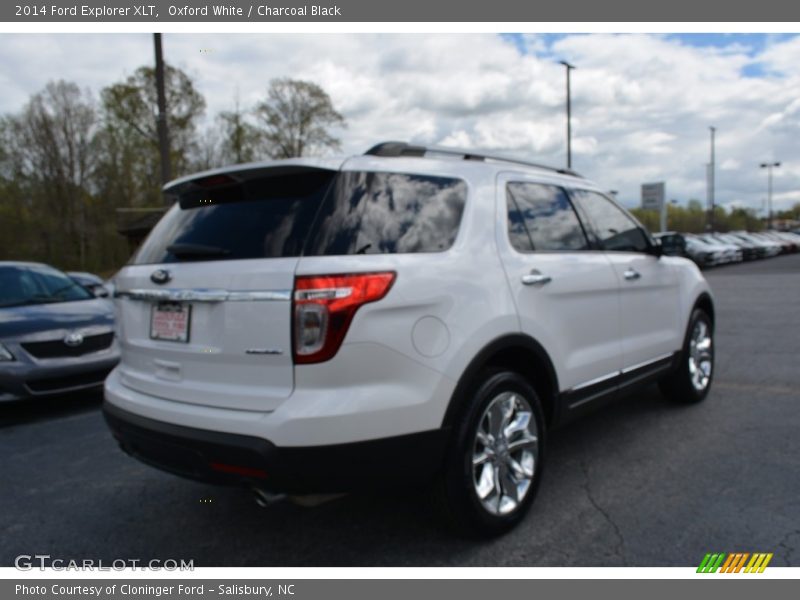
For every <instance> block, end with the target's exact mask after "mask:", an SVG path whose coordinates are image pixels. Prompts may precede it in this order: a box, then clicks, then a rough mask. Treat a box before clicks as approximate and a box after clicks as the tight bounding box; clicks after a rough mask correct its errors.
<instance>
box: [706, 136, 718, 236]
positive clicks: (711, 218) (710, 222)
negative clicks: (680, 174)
mask: <svg viewBox="0 0 800 600" xmlns="http://www.w3.org/2000/svg"><path fill="white" fill-rule="evenodd" d="M708 129H709V130H710V131H711V162H710V163H709V164H708V229H709V231H714V183H715V182H714V167H715V165H714V137H715V134H716V133H717V128H716V127H709V128H708Z"/></svg>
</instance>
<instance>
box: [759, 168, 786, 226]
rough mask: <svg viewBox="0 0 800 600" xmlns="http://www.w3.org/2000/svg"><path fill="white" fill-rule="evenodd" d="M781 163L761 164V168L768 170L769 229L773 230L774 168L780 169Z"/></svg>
mask: <svg viewBox="0 0 800 600" xmlns="http://www.w3.org/2000/svg"><path fill="white" fill-rule="evenodd" d="M780 166H781V163H779V162H771V163H761V168H762V169H766V170H767V229H772V168H773V167H780Z"/></svg>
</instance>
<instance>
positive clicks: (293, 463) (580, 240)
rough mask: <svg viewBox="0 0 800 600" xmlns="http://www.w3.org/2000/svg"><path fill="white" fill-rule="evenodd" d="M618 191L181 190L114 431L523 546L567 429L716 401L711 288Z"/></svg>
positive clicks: (442, 187)
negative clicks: (645, 395) (620, 410)
mask: <svg viewBox="0 0 800 600" xmlns="http://www.w3.org/2000/svg"><path fill="white" fill-rule="evenodd" d="M603 189H607V188H601V187H598V186H596V185H595V184H593V183H591V182H589V181H587V180H586V179H583V178H581V177H580V176H578V175H576V174H574V173H572V172H570V171H567V170H561V169H552V168H547V167H541V166H536V165H533V164H528V163H524V162H518V161H514V160H509V159H500V158H497V157H491V156H485V155H481V154H477V153H473V152H462V151H455V150H442V149H435V150H429V149H426V148H422V147H416V146H410V145H407V144H403V143H396V142H395V143H392V142H390V143H385V144H380V145H378V146H376V147H375V148H373V149H371V150H370V151H369V152H367V153H366V154H365V155H362V156H353V157H350V158H347V159H342V160H333V159H290V160H282V161H276V162H265V163H254V164H247V165H239V166H235V167H230V168H226V169H220V170H215V171H210V172H205V173H200V174H197V175H192V176H190V177H185V178H183V179H179V180H177V181H174V182H172V183H170V184H169V185H167V186H166V188H165V191H166V193H167V194H168V195H169V196H170V197H171V198H173V199H174V201H175V204H174V205H173V206H172V208H170V210H169V211H168V212H167V213H166V215H165V216H164V217H163V219H162V220H161V222H160V223H159V224H158V225H157V226H156V227H155V229H154V230H153V231H152V232H151V234H150V236H149V237H148V239H147V240H146V241H145V242H144V243H143V245H142V247H141V248H140V249H139V251H138V252H137V253H136V255H135V256H134V258H133V259H132V261H131V262H130V264H129V265H127V266H125V267H124V268H123V269H122V270H121V271H120V272H119V273H118V274H117V276H116V277H115V285H116V289H115V296H116V303H117V311H118V314H119V329H120V339H121V346H122V362H121V364H120V366H119V367H118V368H117V369H116V370H115V371H114V372H113V373H112V374H111V375H110V376H109V378H108V379H107V381H106V385H105V397H106V401H105V404H104V412H105V415H106V418H107V421H108V423H109V425H110V427H111V429H112V430H113V432H114V434H115V437H116V438H117V440H118V441H119V443H120V445H121V447H122V448H123V449H124V450H125V451H127V452H128V453H130V454H131V455H133V456H135V457H137V458H139V459H141V460H142V461H144V462H147V463H149V464H152V465H154V466H156V467H159V468H161V469H164V470H167V471H170V472H173V473H177V474H180V475H184V476H186V477H190V478H195V479H200V480H204V481H212V482H220V483H235V484H243V485H246V486H250V487H253V488H255V489H257V490H268V491H270V492H291V493H305V492H339V491H345V490H353V489H358V488H369V487H375V486H379V485H395V486H397V485H410V484H412V483H414V484H419V483H423V482H425V483H431V484H432V485H433V487H434V488H435V489H436V490H437V497H438V498H439V500H440V501H441V502H440V504H441V505H442V506H443V507H444V513H445V514H446V515H447V517H448V518H449V520H450V521H451V522H452V523H453V524H455V525H456V526H457V527H458V528H460V529H461V530H463V531H466V532H470V533H473V534H480V535H492V534H497V533H500V532H502V531H505V530H507V529H509V528H510V527H512V526H513V525H514V524H516V523H517V522H518V521H519V520H520V519H521V518H522V517H523V515H524V514H525V511H526V510H527V509H528V507H529V506H530V504H531V502H532V501H533V499H534V495H535V493H536V489H537V486H538V485H539V482H540V479H541V476H542V467H543V465H544V462H545V458H546V452H547V436H548V433H549V432H550V431H551V429H552V428H553V427H555V426H557V425H558V424H560V423H563V422H565V421H566V420H568V419H570V418H572V417H573V416H576V415H579V414H581V413H582V412H584V411H585V410H588V409H589V408H590V407H593V406H595V405H598V404H600V403H602V402H603V401H604V400H608V399H609V398H613V397H614V396H617V395H619V394H620V393H623V392H627V391H628V390H631V389H634V388H635V387H636V386H639V385H642V384H645V383H648V382H660V384H661V388H662V390H664V392H665V393H666V394H667V395H668V396H669V397H670V398H672V399H673V400H675V401H679V402H699V401H701V400H703V398H705V397H706V395H707V394H708V391H709V387H710V385H711V381H712V377H713V364H714V347H713V342H712V336H713V331H714V307H713V303H712V297H711V291H710V289H709V286H708V284H707V283H706V281H705V280H704V279H703V276H702V275H701V273H700V271H699V270H698V268H697V267H696V266H695V265H694V264H693V263H692V262H691V261H689V260H687V259H684V258H679V257H675V256H667V255H666V254H669V253H670V252H672V251H674V250H675V249H674V248H667V247H662V246H661V245H660V244H658V243H656V242H654V241H653V239H652V238H651V237H650V235H649V234H648V233H647V232H646V231H645V230H644V228H643V227H642V226H641V225H640V224H639V223H638V222H637V221H636V219H634V218H633V217H632V216H631V215H630V214H629V213H628V212H627V211H626V210H624V209H623V208H621V207H620V206H619V205H618V204H616V203H615V202H614V201H613V200H612V199H611V198H609V197H608V196H607V195H606V194H604V192H603V191H602V190H603Z"/></svg>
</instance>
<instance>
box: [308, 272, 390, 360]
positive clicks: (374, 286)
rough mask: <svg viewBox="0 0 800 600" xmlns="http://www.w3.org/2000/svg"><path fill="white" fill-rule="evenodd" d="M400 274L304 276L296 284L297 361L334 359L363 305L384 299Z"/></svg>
mask: <svg viewBox="0 0 800 600" xmlns="http://www.w3.org/2000/svg"><path fill="white" fill-rule="evenodd" d="M395 277H396V274H395V273H394V272H391V271H389V272H384V273H358V274H353V275H304V276H301V277H297V279H295V284H294V324H293V326H294V361H295V363H300V364H308V363H318V362H323V361H326V360H329V359H331V358H333V356H334V355H335V354H336V352H337V351H338V350H339V346H341V345H342V340H344V336H345V334H346V333H347V328H348V327H350V322H351V321H352V320H353V315H355V313H356V311H357V310H358V308H359V307H360V306H361V305H362V304H366V303H367V302H375V301H376V300H380V299H381V298H383V297H384V296H385V295H386V294H387V293H388V291H389V288H391V287H392V283H394V280H395Z"/></svg>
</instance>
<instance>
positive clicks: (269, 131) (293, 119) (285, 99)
mask: <svg viewBox="0 0 800 600" xmlns="http://www.w3.org/2000/svg"><path fill="white" fill-rule="evenodd" d="M255 114H256V116H257V118H258V119H259V121H260V123H261V125H262V126H263V128H264V141H265V143H266V152H267V153H268V154H269V155H270V156H272V157H273V158H292V157H295V156H305V155H308V154H315V153H320V152H324V151H326V150H338V149H339V148H340V147H341V143H340V140H339V139H338V138H336V137H334V136H333V135H332V133H331V129H333V128H336V127H340V128H341V127H345V126H346V122H345V119H344V117H343V116H342V115H341V114H339V113H338V112H337V111H336V109H335V108H334V107H333V102H332V101H331V98H330V96H329V95H328V94H327V92H325V90H323V89H322V88H321V87H320V86H319V85H317V84H316V83H313V82H310V81H300V80H295V79H288V78H282V79H273V80H272V81H271V82H270V85H269V89H268V90H267V98H266V100H264V101H263V102H260V103H259V104H258V105H257V106H256V109H255Z"/></svg>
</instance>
